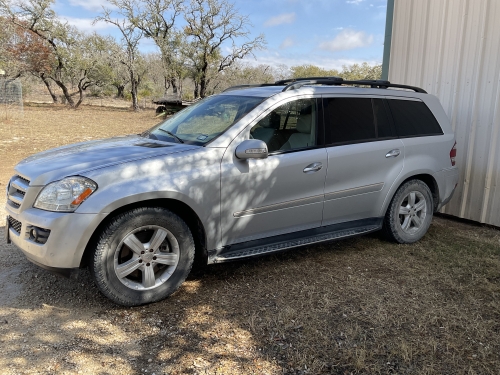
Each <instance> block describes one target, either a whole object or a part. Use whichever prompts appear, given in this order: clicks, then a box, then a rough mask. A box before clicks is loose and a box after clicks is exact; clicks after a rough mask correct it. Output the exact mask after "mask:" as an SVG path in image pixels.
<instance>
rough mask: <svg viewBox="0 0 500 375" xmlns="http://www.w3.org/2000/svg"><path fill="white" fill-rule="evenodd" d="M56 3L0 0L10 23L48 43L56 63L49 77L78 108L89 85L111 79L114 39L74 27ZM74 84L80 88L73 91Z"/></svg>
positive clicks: (32, 0)
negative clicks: (60, 16) (58, 12)
mask: <svg viewBox="0 0 500 375" xmlns="http://www.w3.org/2000/svg"><path fill="white" fill-rule="evenodd" d="M53 2H54V0H27V1H23V0H0V12H2V13H3V15H4V16H5V17H7V18H8V19H9V21H10V23H11V24H13V25H15V26H17V27H19V28H21V29H23V30H25V31H30V32H32V33H33V34H35V35H37V36H38V37H39V38H41V39H42V40H43V41H44V43H46V45H47V46H49V48H50V49H51V50H52V54H53V57H54V66H53V67H52V70H51V71H50V72H47V75H46V76H47V78H49V79H51V80H52V81H53V82H54V83H55V84H56V85H57V86H58V87H59V88H60V89H61V90H62V92H63V97H64V99H65V100H66V101H67V102H68V104H69V105H70V106H71V107H73V108H77V107H78V106H79V105H80V104H81V102H82V100H83V93H84V91H85V90H86V89H87V88H88V87H90V86H92V85H103V84H104V83H105V81H106V79H107V78H109V73H110V68H111V63H110V61H109V57H110V56H111V53H110V46H111V45H112V44H113V41H112V40H111V39H110V38H105V37H102V36H99V35H97V34H92V35H89V36H87V35H83V34H81V33H79V32H78V31H77V30H76V29H75V28H74V27H71V26H69V25H68V24H67V23H64V22H61V21H60V20H59V19H58V18H57V15H56V14H55V12H54V11H53V10H52V9H51V6H52V4H53ZM106 74H108V77H106ZM73 86H75V87H76V89H77V91H76V92H74V93H70V88H71V87H73ZM74 95H78V100H77V101H76V102H75V100H73V96H74Z"/></svg>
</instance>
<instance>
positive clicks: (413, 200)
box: [408, 191, 415, 206]
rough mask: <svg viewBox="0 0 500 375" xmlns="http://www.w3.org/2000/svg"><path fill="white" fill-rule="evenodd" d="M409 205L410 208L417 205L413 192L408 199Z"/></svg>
mask: <svg viewBox="0 0 500 375" xmlns="http://www.w3.org/2000/svg"><path fill="white" fill-rule="evenodd" d="M408 203H409V204H410V206H414V205H415V192H413V191H412V192H411V193H410V196H409V198H408Z"/></svg>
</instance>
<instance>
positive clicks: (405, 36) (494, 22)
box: [383, 0, 500, 226]
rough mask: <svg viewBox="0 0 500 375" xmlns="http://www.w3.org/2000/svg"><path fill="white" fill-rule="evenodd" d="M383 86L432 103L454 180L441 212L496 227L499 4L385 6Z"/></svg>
mask: <svg viewBox="0 0 500 375" xmlns="http://www.w3.org/2000/svg"><path fill="white" fill-rule="evenodd" d="M387 8H388V9H387V21H386V22H387V25H386V41H385V50H384V63H383V71H384V73H383V78H384V75H385V78H387V77H388V79H389V80H390V81H391V82H394V83H403V84H408V85H415V86H420V87H422V88H423V89H425V90H426V91H427V92H429V93H430V94H434V95H436V96H437V97H438V98H439V99H440V100H441V103H442V104H443V107H444V109H445V111H446V113H447V114H448V117H449V118H450V120H451V122H452V126H453V128H454V130H455V134H456V138H457V149H458V153H457V164H458V166H459V168H460V180H459V185H458V187H457V190H456V192H455V195H454V197H453V199H452V201H451V202H450V203H449V204H448V205H447V206H446V207H445V208H444V210H443V212H445V213H447V214H451V215H454V216H458V217H462V218H466V219H471V220H475V221H479V222H481V223H488V224H492V225H495V226H500V22H499V20H500V0H388V7H387Z"/></svg>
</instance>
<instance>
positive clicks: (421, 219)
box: [383, 180, 434, 244]
mask: <svg viewBox="0 0 500 375" xmlns="http://www.w3.org/2000/svg"><path fill="white" fill-rule="evenodd" d="M433 207H434V202H433V199H432V194H431V191H430V189H429V187H428V186H427V184H425V183H424V182H423V181H421V180H410V181H408V182H406V183H404V184H403V185H401V186H400V187H399V189H398V190H397V191H396V194H395V195H394V197H393V198H392V201H391V204H390V205H389V208H388V209H387V213H386V214H385V218H384V226H383V229H384V232H385V234H386V235H387V237H389V239H391V240H393V241H395V242H398V243H406V244H408V243H413V242H417V241H418V240H420V239H421V238H422V237H423V236H424V235H425V233H427V230H428V229H429V226H430V225H431V221H432V215H433Z"/></svg>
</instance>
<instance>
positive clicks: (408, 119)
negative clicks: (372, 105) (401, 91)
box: [387, 99, 443, 138]
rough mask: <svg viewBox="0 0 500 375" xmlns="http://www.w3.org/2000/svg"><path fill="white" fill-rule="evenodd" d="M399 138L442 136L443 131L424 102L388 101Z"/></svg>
mask: <svg viewBox="0 0 500 375" xmlns="http://www.w3.org/2000/svg"><path fill="white" fill-rule="evenodd" d="M387 103H388V104H389V108H390V110H391V113H392V117H393V119H394V125H395V128H396V132H397V134H398V136H399V137H401V138H405V137H423V136H431V135H441V134H443V130H442V129H441V126H439V123H438V122H437V120H436V118H435V117H434V115H433V114H432V112H431V110H430V109H429V108H428V107H427V105H426V104H425V103H424V102H421V101H415V100H397V99H388V100H387Z"/></svg>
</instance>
